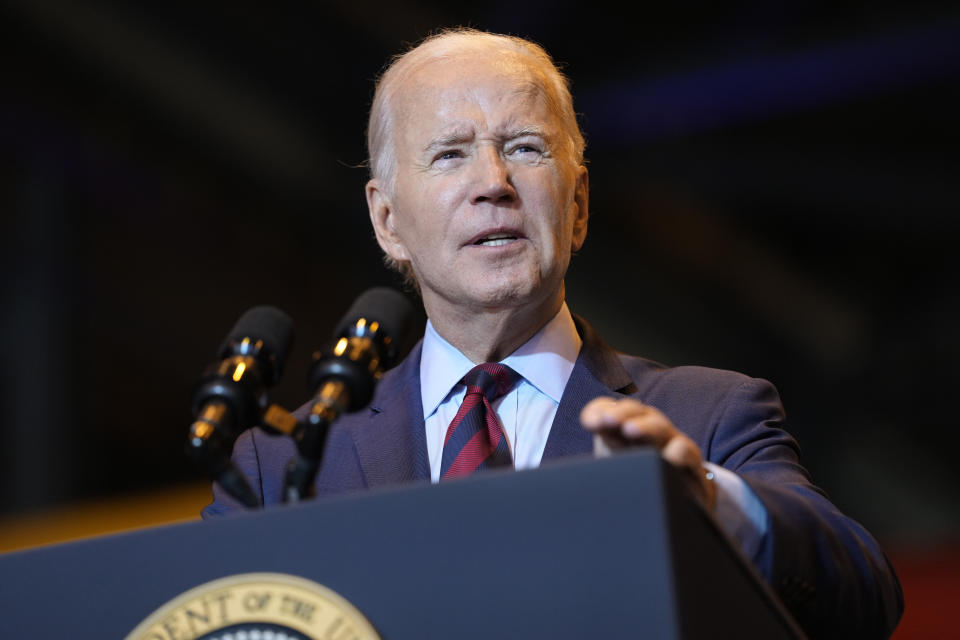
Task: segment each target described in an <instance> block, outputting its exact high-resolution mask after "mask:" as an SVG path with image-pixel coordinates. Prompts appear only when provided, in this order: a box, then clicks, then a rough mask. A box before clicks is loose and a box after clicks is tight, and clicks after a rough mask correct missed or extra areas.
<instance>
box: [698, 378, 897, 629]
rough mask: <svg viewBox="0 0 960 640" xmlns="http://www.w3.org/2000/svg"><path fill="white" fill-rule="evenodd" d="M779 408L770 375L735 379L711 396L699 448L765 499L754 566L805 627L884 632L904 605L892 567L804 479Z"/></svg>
mask: <svg viewBox="0 0 960 640" xmlns="http://www.w3.org/2000/svg"><path fill="white" fill-rule="evenodd" d="M783 418H784V414H783V408H782V405H781V403H780V398H779V395H778V394H777V391H776V389H774V387H773V385H771V384H770V383H768V382H766V381H764V380H757V379H749V378H747V379H744V380H743V381H742V382H741V383H740V384H739V385H736V386H735V387H734V388H732V389H731V390H730V391H729V392H728V393H727V394H726V398H725V400H724V401H723V402H722V403H721V404H720V405H719V406H718V411H717V415H716V419H715V421H714V422H713V432H712V434H711V437H710V439H709V442H708V447H707V449H706V450H705V452H704V453H705V455H706V456H707V457H708V459H709V460H710V461H711V462H714V463H716V464H720V465H722V466H724V467H726V468H728V469H730V470H732V471H734V472H736V473H738V474H739V475H740V477H741V478H743V480H744V481H745V482H746V483H747V485H748V486H749V487H750V488H751V489H752V490H753V491H754V493H755V494H756V495H757V496H758V497H759V498H760V501H761V502H762V503H763V505H764V507H765V508H766V511H767V516H768V527H767V534H766V535H765V536H764V539H763V541H762V543H761V547H760V549H759V552H758V557H757V558H755V561H756V563H757V565H758V568H759V569H760V572H761V573H762V574H763V576H764V577H765V578H766V579H767V581H768V582H769V583H770V585H771V586H772V587H773V588H774V590H775V591H776V592H777V593H778V594H779V595H780V597H781V599H782V600H783V601H784V603H785V604H786V605H787V607H788V608H789V609H790V611H791V612H792V613H793V614H794V616H795V617H796V618H797V621H798V622H799V623H800V625H801V626H802V627H803V628H804V629H805V630H806V631H807V633H809V634H810V636H811V637H813V638H834V637H836V638H851V637H858V638H884V637H888V636H889V635H890V634H891V633H892V632H893V629H894V627H895V626H896V624H897V622H898V620H899V619H900V615H901V614H902V612H903V595H902V592H901V589H900V584H899V582H898V580H897V577H896V575H895V574H894V572H893V569H892V567H891V566H890V563H889V561H888V560H887V558H886V557H885V556H884V554H883V552H882V551H881V549H880V546H879V545H878V544H877V542H876V540H874V539H873V537H872V536H871V535H870V534H869V533H868V532H867V531H866V529H864V528H863V527H862V526H861V525H860V524H858V523H857V522H855V521H854V520H852V519H851V518H848V517H847V516H845V515H843V514H842V513H841V512H840V511H839V510H838V509H837V508H836V507H835V506H834V505H833V504H832V503H831V502H830V500H829V499H828V498H827V497H826V495H825V494H824V492H823V491H821V490H820V489H819V488H817V487H816V486H814V485H813V483H812V482H811V480H810V477H809V475H808V473H807V471H806V469H804V468H803V466H802V465H801V464H800V459H799V448H798V446H797V444H796V441H795V440H794V439H793V438H792V437H791V436H790V435H789V434H788V433H787V432H786V431H784V430H783V429H782V428H781V425H782V423H783Z"/></svg>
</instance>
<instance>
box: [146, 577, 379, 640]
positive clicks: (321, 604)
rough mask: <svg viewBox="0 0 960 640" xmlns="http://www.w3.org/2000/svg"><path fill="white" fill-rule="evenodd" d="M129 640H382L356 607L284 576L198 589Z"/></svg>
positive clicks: (233, 580)
mask: <svg viewBox="0 0 960 640" xmlns="http://www.w3.org/2000/svg"><path fill="white" fill-rule="evenodd" d="M127 640H380V636H379V635H377V632H376V631H375V630H374V628H373V626H372V625H371V624H370V623H369V622H368V621H367V619H366V618H364V617H363V614H362V613H360V612H359V611H358V610H357V609H356V607H354V606H353V605H352V604H350V603H349V602H347V601H346V600H345V599H344V598H342V597H341V596H339V595H338V594H337V593H335V592H333V591H331V590H330V589H328V588H327V587H325V586H323V585H321V584H317V583H316V582H312V581H310V580H306V579H304V578H299V577H297V576H291V575H286V574H282V573H244V574H241V575H236V576H229V577H226V578H221V579H219V580H214V581H213V582H208V583H206V584H203V585H200V586H199V587H196V588H194V589H191V590H190V591H187V592H186V593H183V594H181V595H179V596H177V597H176V598H174V599H173V600H171V601H170V602H168V603H167V604H165V605H163V606H162V607H160V608H159V609H157V610H156V611H155V612H154V613H153V614H151V615H150V617H149V618H147V619H146V620H144V621H143V622H141V623H140V624H139V625H138V626H137V628H136V629H134V630H133V631H131V632H130V633H129V634H128V635H127Z"/></svg>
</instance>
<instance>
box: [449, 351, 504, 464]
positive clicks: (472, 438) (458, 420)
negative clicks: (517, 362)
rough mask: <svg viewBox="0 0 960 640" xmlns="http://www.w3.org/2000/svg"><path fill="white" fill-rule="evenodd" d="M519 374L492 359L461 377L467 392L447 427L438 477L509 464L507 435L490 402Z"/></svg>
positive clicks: (502, 392) (499, 395)
mask: <svg viewBox="0 0 960 640" xmlns="http://www.w3.org/2000/svg"><path fill="white" fill-rule="evenodd" d="M519 377H520V376H519V375H518V374H517V373H516V372H515V371H514V370H513V369H511V368H510V367H508V366H506V365H502V364H499V363H496V362H485V363H483V364H478V365H477V366H476V367H474V368H473V369H471V370H470V372H469V373H467V375H465V376H464V377H463V383H464V384H466V385H467V394H466V395H465V396H464V398H463V404H461V405H460V410H459V411H457V415H456V416H454V418H453V421H452V422H450V426H449V427H447V435H446V437H445V438H444V441H443V458H442V460H441V463H440V479H441V480H446V479H448V478H455V477H458V476H465V475H469V474H471V473H473V472H474V471H478V470H480V469H488V468H492V467H509V466H512V465H513V459H512V458H511V457H510V447H509V445H508V444H507V438H506V436H504V435H503V428H502V427H501V426H500V421H499V420H498V419H497V414H496V413H495V412H494V410H493V406H492V404H491V403H492V402H493V401H494V400H496V399H497V398H499V397H501V396H503V395H505V394H507V393H509V391H510V389H512V388H513V385H514V384H516V382H517V380H519Z"/></svg>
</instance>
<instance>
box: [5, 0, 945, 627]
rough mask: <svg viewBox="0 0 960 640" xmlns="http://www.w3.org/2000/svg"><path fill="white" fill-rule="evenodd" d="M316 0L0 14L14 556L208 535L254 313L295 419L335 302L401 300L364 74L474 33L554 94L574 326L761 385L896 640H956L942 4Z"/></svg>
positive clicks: (8, 502) (282, 397)
mask: <svg viewBox="0 0 960 640" xmlns="http://www.w3.org/2000/svg"><path fill="white" fill-rule="evenodd" d="M304 5H306V6H304ZM304 5H301V4H299V3H290V4H282V3H270V4H269V5H268V4H267V3H253V2H235V3H230V4H229V6H225V5H221V4H220V3H216V4H212V5H211V4H208V3H193V2H181V1H178V0H172V1H166V2H162V3H161V2H156V3H126V2H110V1H106V0H101V1H91V0H84V1H83V2H67V1H62V2H61V1H54V0H12V1H7V2H6V3H5V4H3V5H2V7H0V51H2V58H0V60H2V63H0V65H2V66H0V70H2V76H0V77H2V80H0V211H2V222H0V225H2V226H0V231H2V233H0V264H2V267H3V280H2V289H0V296H2V297H0V300H2V308H0V344H2V345H3V347H2V352H3V355H4V358H3V365H4V366H3V367H2V369H0V380H2V391H0V530H4V531H6V532H7V535H8V537H7V539H6V540H7V542H6V546H5V547H4V548H5V549H10V548H16V547H19V546H27V545H30V544H36V543H38V542H44V541H48V540H52V539H62V538H64V537H71V536H72V535H80V534H87V533H94V532H97V531H101V530H107V529H110V528H111V527H112V528H116V527H118V526H123V525H134V524H143V523H147V522H152V521H158V520H169V519H174V518H178V517H186V516H188V515H191V514H194V513H196V511H197V510H198V509H199V507H200V506H202V505H203V504H204V501H205V500H206V495H207V493H206V483H204V482H203V480H202V479H200V478H199V477H198V476H197V474H196V473H195V472H194V470H193V469H191V467H190V466H189V464H188V462H187V461H186V459H185V458H184V455H183V443H184V438H185V434H186V429H187V426H188V424H189V422H190V419H191V416H190V413H189V407H188V398H189V394H190V389H191V386H192V384H193V383H194V382H195V380H196V379H197V377H198V376H199V374H200V372H201V370H202V369H203V367H204V366H205V365H206V364H208V363H209V362H211V361H212V360H213V357H214V355H215V351H216V348H217V346H218V344H219V342H220V340H221V339H222V337H223V335H224V334H225V333H226V331H227V330H228V329H229V328H230V327H231V326H232V324H233V322H234V321H235V320H236V318H237V317H238V316H239V314H240V313H241V312H242V311H243V310H245V309H246V308H248V307H250V306H252V305H254V304H263V303H269V304H274V305H277V306H279V307H281V308H283V309H285V310H286V311H287V312H288V313H290V314H291V315H292V316H293V317H294V318H295V320H296V322H297V333H298V335H297V342H296V345H295V351H294V355H293V357H292V358H291V361H290V364H289V366H288V370H287V373H286V375H285V379H284V380H283V382H282V383H281V385H280V386H279V387H278V388H277V389H276V391H275V393H274V394H273V400H274V401H276V402H279V403H281V404H284V405H286V406H288V407H291V408H292V407H293V406H296V405H299V404H300V403H301V402H302V401H303V400H304V399H305V396H306V382H305V375H306V369H307V364H308V362H309V356H310V353H311V351H312V350H313V349H315V348H317V347H319V346H320V345H321V344H323V343H324V341H325V339H326V338H327V337H328V334H329V332H330V331H331V329H332V328H333V325H334V324H335V323H336V321H337V319H338V318H339V316H340V315H341V314H342V313H343V311H344V310H345V309H346V308H347V306H348V305H349V303H350V302H351V300H352V299H353V298H354V297H355V296H356V295H357V294H358V293H359V292H360V291H362V290H363V289H365V288H367V287H368V286H371V285H374V284H397V281H396V279H395V278H394V276H392V275H391V274H390V273H389V272H387V271H386V270H385V269H384V268H383V267H382V266H381V263H380V257H379V251H378V248H377V247H376V244H375V242H374V240H373V238H372V233H371V231H370V230H369V226H368V221H367V214H366V207H365V204H364V200H363V195H362V189H363V184H364V182H365V180H366V170H365V169H364V168H362V166H361V165H362V163H363V162H364V160H365V150H364V128H365V121H366V112H367V109H368V106H369V101H370V98H371V94H372V80H373V78H375V77H376V75H377V74H378V72H379V70H380V69H381V68H382V66H383V65H384V64H385V62H386V61H387V60H388V58H389V56H391V55H392V54H394V53H397V52H399V51H401V50H403V49H404V48H405V45H406V43H411V42H415V41H417V40H419V39H420V38H422V37H423V36H425V35H426V34H428V33H429V32H430V31H431V30H433V29H436V28H439V27H443V26H453V25H470V26H475V27H479V28H482V29H488V30H493V31H498V32H507V33H513V34H517V35H522V36H525V37H529V38H531V39H533V40H535V41H537V42H539V43H541V44H542V45H544V46H545V47H546V48H547V50H548V51H550V52H551V53H552V55H553V56H554V57H555V59H556V60H558V61H559V62H560V63H561V64H562V65H563V68H564V69H565V71H566V73H567V74H568V75H569V77H570V78H571V81H572V84H573V92H574V96H575V105H576V107H577V110H578V112H579V113H580V119H581V124H582V127H583V129H584V131H585V133H586V136H587V141H588V149H587V156H588V158H589V161H590V172H591V186H592V193H591V210H592V211H591V213H592V216H591V229H590V236H589V238H588V241H587V245H586V246H585V248H584V249H583V251H582V252H581V253H580V255H579V256H578V257H576V258H575V259H574V261H573V264H572V267H571V270H570V274H569V278H568V299H569V302H570V305H571V307H572V308H573V309H574V310H575V311H577V312H579V313H580V314H582V315H584V316H586V317H587V318H589V319H590V320H591V321H592V322H593V323H594V325H595V326H596V327H597V328H598V329H599V330H600V331H601V333H602V334H603V335H604V336H605V337H606V339H607V340H608V342H610V343H611V344H612V345H613V346H615V347H616V348H619V349H621V350H624V351H628V352H632V353H639V354H644V355H647V356H649V357H651V358H654V359H657V360H660V361H663V362H666V363H669V364H704V365H709V366H714V367H722V368H729V369H736V370H739V371H743V372H745V373H748V374H750V375H754V376H758V377H764V378H768V379H770V380H772V381H773V382H774V383H775V384H776V385H777V386H778V388H779V389H780V392H781V394H782V396H783V398H784V402H785V404H786V407H787V411H788V417H789V419H790V420H789V424H790V429H791V431H792V432H793V433H794V434H795V435H796V436H797V438H798V439H799V440H800V443H801V446H802V447H803V450H804V455H805V461H806V464H807V466H808V467H809V469H810V470H811V472H812V473H813V475H814V478H815V479H816V480H817V482H818V483H819V484H820V485H821V486H822V487H824V488H825V489H826V491H827V492H828V493H829V494H830V495H831V497H832V498H833V499H834V501H835V502H836V503H837V504H838V505H840V506H841V508H843V509H844V510H845V511H847V512H848V513H850V514H851V515H853V516H854V517H856V518H858V519H859V520H861V521H862V522H863V523H864V524H866V525H867V526H868V528H870V529H871V530H872V531H873V532H874V533H875V534H876V535H877V536H878V537H879V538H880V539H881V541H883V542H884V544H885V547H886V548H887V549H888V550H889V553H890V555H891V556H892V557H893V559H894V563H895V565H896V566H897V567H898V569H899V570H900V573H901V577H902V578H903V579H904V583H905V587H906V591H907V619H906V620H905V624H904V626H903V628H902V629H901V631H900V632H898V637H904V638H905V637H908V636H909V637H927V636H923V633H933V635H932V636H929V637H943V636H940V635H937V634H938V633H940V632H942V630H943V627H939V628H937V627H935V624H937V620H939V619H940V618H938V617H937V616H941V617H943V616H945V615H946V613H945V612H944V610H943V608H942V607H940V606H939V604H938V603H940V602H950V601H953V602H955V601H956V598H957V597H958V596H960V585H958V583H957V581H956V579H955V575H956V573H957V572H960V500H958V498H957V495H958V492H957V489H958V482H957V479H956V471H955V466H956V465H955V464H954V461H955V459H956V457H957V455H958V450H960V430H958V429H957V419H956V417H955V414H954V413H953V409H954V405H955V397H954V393H956V390H955V389H956V384H955V383H956V381H957V378H958V376H957V375H956V374H955V369H954V367H953V359H954V358H955V357H957V356H958V354H960V333H958V331H957V329H956V327H957V325H958V324H960V290H958V287H957V276H958V272H960V268H958V253H957V248H956V247H957V241H958V238H960V234H958V230H960V216H958V214H960V184H958V168H960V162H958V159H957V158H958V155H957V148H958V146H960V126H958V113H960V92H958V80H960V10H958V8H957V6H956V3H951V4H948V3H937V2H925V1H923V0H920V1H917V2H912V3H903V2H893V1H890V0H879V1H875V2H869V3H867V2H852V1H843V0H841V1H838V2H829V3H827V2H820V3H810V2H789V1H783V2H757V1H746V2H739V3H722V5H721V3H708V2H697V1H693V2H690V1H688V2H672V3H665V2H664V3H647V4H642V5H637V6H636V10H637V12H638V16H639V17H637V18H629V17H627V16H626V15H624V13H623V11H622V10H621V9H618V8H617V5H616V4H614V3H606V2H583V1H575V0H570V1H563V0H554V1H552V2H544V1H535V2H526V3H517V2H516V1H515V0H510V1H506V0H494V1H491V2H486V3H482V4H478V5H477V6H475V7H469V6H467V5H466V3H450V2H438V1H424V0H421V1H418V2H404V3H400V2H383V1H381V0H371V1H368V2H363V3H357V2H348V1H345V0H336V1H334V2H326V3H309V4H307V3H304ZM611 276H613V277H611ZM144 509H146V510H147V511H149V512H150V513H152V515H149V514H148V515H137V516H134V515H130V514H133V513H140V512H141V511H143V510H144ZM151 509H153V511H151ZM84 514H85V515H84ZM91 514H93V515H91ZM124 514H128V515H127V516H125V515H124ZM84 518H86V520H84ZM111 518H113V520H111ZM117 518H119V520H118V519H117ZM124 518H126V519H124ZM84 522H86V523H87V524H85V525H84V524H82V523H84ZM111 522H113V523H114V524H109V523H111ZM24 523H30V526H29V527H27V528H24V527H25V526H26V525H25V524H24ZM78 523H79V524H78ZM11 532H13V533H11ZM17 536H19V537H17ZM912 593H914V594H916V597H914V598H912V597H911V594H912ZM938 598H940V599H939V600H938ZM944 598H949V599H948V600H945V599H944ZM931 629H933V631H931ZM937 629H939V631H938V630H937ZM911 634H912V635H911Z"/></svg>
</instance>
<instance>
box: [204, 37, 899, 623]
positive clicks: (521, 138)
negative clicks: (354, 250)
mask: <svg viewBox="0 0 960 640" xmlns="http://www.w3.org/2000/svg"><path fill="white" fill-rule="evenodd" d="M368 144H369V151H370V161H371V173H372V178H371V180H370V181H369V183H368V184H367V188H366V196H367V204H368V207H369V211H370V219H371V221H372V224H373V228H374V230H375V232H376V237H377V241H378V242H379V244H380V246H381V247H382V249H383V251H384V253H385V255H386V259H387V261H388V263H389V264H391V265H392V266H394V267H395V268H397V269H399V270H400V271H401V272H403V273H404V274H405V275H406V276H407V277H408V279H410V280H411V282H413V283H415V285H416V286H417V288H418V289H419V291H420V294H421V296H422V299H423V304H424V307H425V309H426V311H427V315H428V317H429V323H428V325H427V328H426V333H425V336H424V339H423V341H422V342H421V343H420V344H419V345H417V347H415V348H414V350H413V351H412V352H411V354H410V355H409V356H408V357H407V358H406V360H405V361H404V362H403V363H402V364H401V365H399V366H398V367H397V368H395V369H393V370H392V371H390V372H389V373H388V374H387V375H386V376H385V377H384V379H383V380H382V381H381V383H380V385H379V387H378V389H377V393H376V396H375V398H374V400H373V402H372V403H371V407H370V410H369V411H367V412H359V413H358V414H351V415H347V416H344V417H343V418H342V419H341V420H340V421H339V422H338V423H337V424H336V425H335V426H334V428H333V429H332V430H331V433H330V437H329V441H328V445H327V450H326V453H325V456H324V462H323V466H322V469H321V472H320V477H319V478H318V481H317V490H318V493H319V494H330V493H334V492H341V491H347V490H353V489H362V488H367V487H372V486H381V485H386V484H392V483H402V482H410V481H416V480H424V481H426V480H428V479H432V480H433V481H434V482H437V481H440V480H443V479H446V478H449V477H452V476H456V475H463V474H465V473H470V472H472V471H475V470H477V469H482V468H487V467H492V466H498V465H507V466H509V465H512V466H514V467H515V468H529V467H536V466H537V465H539V464H541V462H543V461H547V460H549V459H551V458H556V457H560V456H566V455H575V454H585V453H589V452H590V451H592V450H593V439H594V434H599V435H600V436H601V437H602V438H603V439H604V440H605V441H606V442H615V443H617V444H618V445H623V444H625V443H638V444H644V445H652V446H654V447H657V448H658V449H659V450H660V451H661V453H662V455H663V457H664V458H665V459H666V460H668V461H669V462H670V463H672V464H674V465H676V466H677V467H680V468H681V469H683V470H684V471H685V472H686V474H685V475H686V476H687V477H688V479H689V480H690V484H691V486H692V488H693V489H694V491H695V493H697V494H698V495H699V496H700V498H701V499H702V500H703V502H704V504H705V505H706V506H707V508H708V509H710V510H712V511H713V513H714V515H715V517H716V519H717V520H718V522H719V524H720V525H721V526H722V527H723V528H725V529H726V530H727V532H728V533H730V535H731V536H732V537H733V538H734V539H735V540H736V541H737V542H738V543H739V544H740V546H741V548H742V550H743V552H744V553H745V554H746V555H747V556H748V557H750V558H752V559H753V561H754V563H755V564H756V566H757V567H758V569H759V570H760V572H761V573H762V574H763V576H764V577H765V578H766V579H767V580H768V581H769V582H770V584H771V585H772V586H773V587H774V589H775V590H777V591H778V592H779V593H780V595H781V597H782V598H783V599H784V601H785V603H786V604H787V605H788V607H789V608H790V609H791V610H792V611H793V613H794V614H795V615H796V617H797V618H798V620H799V621H800V623H801V624H802V625H803V626H804V627H805V628H806V629H807V630H808V631H809V632H810V633H811V634H812V635H814V636H816V637H821V636H824V635H830V636H833V635H838V636H842V637H854V636H856V637H868V636H869V637H882V636H885V635H888V634H889V633H890V632H891V631H892V629H893V627H894V626H895V625H896V622H897V620H898V618H899V615H900V612H901V610H902V597H901V594H900V589H899V585H898V584H897V581H896V578H895V577H894V575H893V572H892V570H891V568H890V566H889V565H888V563H887V561H886V559H885V558H884V556H883V554H882V552H881V551H880V549H879V547H878V545H877V544H876V542H875V541H874V540H873V539H872V538H871V537H870V535H869V534H868V533H867V532H866V531H865V530H864V529H863V528H862V527H860V526H859V525H858V524H857V523H855V522H853V521H852V520H850V519H848V518H846V517H845V516H844V515H842V514H841V513H839V511H838V510H837V509H836V508H835V507H834V506H833V505H832V504H831V503H830V502H829V501H828V500H827V499H826V498H825V497H824V495H823V494H822V492H821V491H820V490H818V489H817V488H816V487H814V486H813V485H812V484H810V481H809V478H808V476H807V474H806V472H805V471H804V469H803V468H802V467H801V466H800V464H799V462H798V454H797V447H796V444H795V442H794V441H793V439H792V438H791V437H790V436H789V435H788V434H787V433H786V432H784V431H783V430H782V429H781V428H780V424H781V421H782V419H783V413H782V408H781V405H780V401H779V398H778V397H777V394H776V391H775V390H774V389H773V387H772V386H771V385H770V384H769V383H766V382H764V381H761V380H755V379H751V378H747V377H745V376H742V375H740V374H736V373H732V372H726V371H717V370H711V369H704V368H699V367H677V368H667V367H664V366H662V365H659V364H656V363H653V362H650V361H648V360H644V359H642V358H636V357H631V356H625V355H622V354H618V353H616V352H614V351H612V350H611V349H610V348H609V347H608V346H607V345H606V344H605V343H604V342H603V341H602V340H601V339H600V338H599V337H598V336H597V335H596V334H595V333H594V332H593V331H592V330H591V329H590V327H589V326H588V325H587V324H586V322H584V321H583V320H582V319H580V318H576V317H574V316H572V315H571V313H570V311H569V310H568V309H567V306H566V304H565V302H564V275H565V273H566V270H567V266H568V265H569V262H570V255H571V253H572V252H573V251H576V250H577V249H579V248H580V246H581V245H582V244H583V242H584V240H585V238H586V233H587V218H588V179H587V169H586V167H585V166H584V162H583V151H584V142H583V136H582V135H581V133H580V130H579V128H578V125H577V122H576V118H575V115H574V111H573V104H572V100H571V97H570V93H569V90H568V87H567V83H566V80H565V79H564V78H563V76H562V75H561V74H560V73H559V72H558V71H557V69H556V67H555V66H554V65H553V63H552V61H551V59H550V57H549V56H548V55H547V54H546V52H544V51H543V49H541V48H540V47H538V46H536V45H534V44H532V43H530V42H528V41H525V40H522V39H519V38H512V37H506V36H499V35H493V34H488V33H482V32H477V31H473V30H456V31H448V32H444V33H441V34H439V35H437V36H434V37H431V38H429V39H427V40H426V41H425V42H423V43H422V44H420V45H419V46H417V47H416V48H414V49H412V50H411V51H409V52H407V53H406V54H404V55H403V56H400V57H399V58H397V59H396V60H395V61H394V63H393V64H392V65H391V66H390V68H389V69H388V70H387V71H386V73H385V74H384V75H383V77H382V78H381V80H380V82H379V84H378V86H377V91H376V95H375V97H374V102H373V107H372V109H371V113H370V126H369V131H368ZM293 454H294V450H293V446H292V444H291V443H290V442H289V440H287V439H282V438H272V437H269V436H266V435H264V434H263V433H262V432H260V431H259V430H257V429H254V430H251V431H248V432H246V433H245V434H244V435H243V436H242V437H241V438H240V439H239V440H238V442H237V445H236V447H235V449H234V459H235V460H236V461H237V463H238V464H239V465H240V467H241V468H242V469H243V470H244V472H245V473H247V474H248V475H249V476H250V478H251V479H252V480H253V483H252V484H253V486H255V487H259V488H260V491H261V493H262V498H263V500H264V501H265V502H266V503H270V502H277V501H279V500H280V498H281V487H282V484H283V467H284V464H285V463H286V461H287V460H289V459H290V457H291V456H292V455H293ZM704 456H706V459H707V460H706V461H705V460H704ZM232 507H233V503H232V502H231V501H230V500H229V499H228V498H227V497H226V496H224V495H222V494H220V493H219V492H217V494H216V499H215V501H214V504H212V505H211V506H210V507H208V508H207V510H206V512H205V515H210V514H214V513H220V512H222V511H225V510H227V509H230V508H232Z"/></svg>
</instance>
